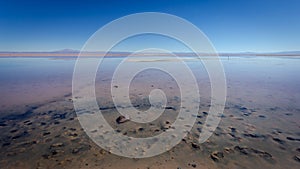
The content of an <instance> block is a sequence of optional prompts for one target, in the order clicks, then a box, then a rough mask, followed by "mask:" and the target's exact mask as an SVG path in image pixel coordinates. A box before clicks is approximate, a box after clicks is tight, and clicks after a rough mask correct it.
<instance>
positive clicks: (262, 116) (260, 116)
mask: <svg viewBox="0 0 300 169" xmlns="http://www.w3.org/2000/svg"><path fill="white" fill-rule="evenodd" d="M258 117H259V118H263V119H264V118H266V116H264V115H259V116H258Z"/></svg>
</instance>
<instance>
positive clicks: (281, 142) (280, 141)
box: [273, 138, 285, 144]
mask: <svg viewBox="0 0 300 169" xmlns="http://www.w3.org/2000/svg"><path fill="white" fill-rule="evenodd" d="M273 140H274V141H275V142H277V143H279V144H285V141H284V140H281V139H279V138H273Z"/></svg>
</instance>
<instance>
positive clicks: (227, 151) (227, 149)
mask: <svg viewBox="0 0 300 169" xmlns="http://www.w3.org/2000/svg"><path fill="white" fill-rule="evenodd" d="M224 151H225V152H226V153H233V152H234V151H233V150H232V149H231V148H229V147H225V148H224Z"/></svg>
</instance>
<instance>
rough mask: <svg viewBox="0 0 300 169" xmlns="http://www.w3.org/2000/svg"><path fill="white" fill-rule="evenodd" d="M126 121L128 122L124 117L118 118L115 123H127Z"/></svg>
mask: <svg viewBox="0 0 300 169" xmlns="http://www.w3.org/2000/svg"><path fill="white" fill-rule="evenodd" d="M127 121H129V118H126V117H125V116H119V117H118V118H117V119H116V122H117V123H118V124H121V123H125V122H127Z"/></svg>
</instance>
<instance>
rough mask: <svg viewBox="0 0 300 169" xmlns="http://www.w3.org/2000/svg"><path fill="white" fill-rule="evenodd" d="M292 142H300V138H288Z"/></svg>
mask: <svg viewBox="0 0 300 169" xmlns="http://www.w3.org/2000/svg"><path fill="white" fill-rule="evenodd" d="M286 139H288V140H290V141H300V138H293V137H286Z"/></svg>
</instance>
